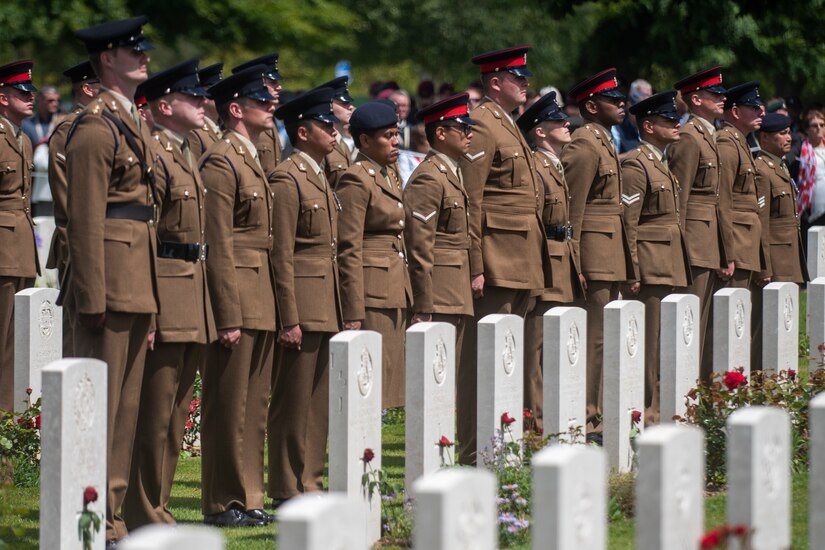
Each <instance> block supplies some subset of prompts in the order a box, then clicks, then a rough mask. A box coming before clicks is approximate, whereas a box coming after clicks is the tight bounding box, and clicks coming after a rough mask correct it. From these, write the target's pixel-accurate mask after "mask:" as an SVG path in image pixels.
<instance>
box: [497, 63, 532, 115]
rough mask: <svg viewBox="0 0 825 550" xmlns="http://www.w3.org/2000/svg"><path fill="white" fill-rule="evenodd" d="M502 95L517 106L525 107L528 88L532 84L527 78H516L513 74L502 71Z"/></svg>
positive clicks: (500, 80) (500, 79)
mask: <svg viewBox="0 0 825 550" xmlns="http://www.w3.org/2000/svg"><path fill="white" fill-rule="evenodd" d="M499 82H500V87H501V93H502V95H503V96H504V97H505V98H506V99H507V100H509V101H510V102H512V103H515V104H516V105H519V106H520V105H524V103H525V102H526V101H527V86H528V85H529V84H530V82H529V81H528V80H527V77H526V76H516V75H514V74H513V73H511V72H508V71H502V72H501V76H500V78H499Z"/></svg>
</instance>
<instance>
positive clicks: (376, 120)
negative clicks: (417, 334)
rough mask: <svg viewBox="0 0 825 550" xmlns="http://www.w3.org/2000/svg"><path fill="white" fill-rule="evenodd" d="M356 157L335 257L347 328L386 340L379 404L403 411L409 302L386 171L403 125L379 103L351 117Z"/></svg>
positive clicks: (341, 190) (347, 176)
mask: <svg viewBox="0 0 825 550" xmlns="http://www.w3.org/2000/svg"><path fill="white" fill-rule="evenodd" d="M350 127H351V129H352V135H353V137H354V138H355V143H356V144H357V145H358V149H359V153H358V157H357V158H356V161H355V163H354V164H353V165H352V166H350V167H349V168H348V169H347V170H346V172H344V174H343V175H342V176H341V178H340V179H339V180H338V187H337V188H336V193H337V194H338V198H339V199H340V200H341V209H342V212H343V215H342V216H341V217H340V218H339V219H338V239H339V242H338V251H339V266H340V272H341V300H342V305H343V316H344V328H345V329H347V330H358V329H363V330H374V331H376V332H378V333H380V334H381V336H382V350H383V355H382V357H383V368H382V386H383V387H382V403H383V406H384V407H398V406H402V405H403V404H404V359H405V357H404V333H405V330H406V328H407V308H408V307H409V306H410V303H411V302H412V292H411V290H410V277H409V274H408V273H407V258H406V249H405V247H404V226H405V221H404V203H403V202H402V198H401V185H400V183H399V182H398V181H396V180H393V179H391V178H390V171H388V169H387V167H388V166H389V165H391V164H392V163H393V162H395V161H396V159H397V158H398V118H397V117H396V115H395V110H394V109H393V108H392V107H390V106H389V105H386V104H384V103H379V102H377V101H375V102H370V103H367V104H365V105H363V106H361V107H359V108H358V109H356V110H355V112H354V113H353V114H352V118H350Z"/></svg>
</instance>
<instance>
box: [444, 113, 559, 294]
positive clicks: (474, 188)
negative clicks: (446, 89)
mask: <svg viewBox="0 0 825 550" xmlns="http://www.w3.org/2000/svg"><path fill="white" fill-rule="evenodd" d="M472 117H473V120H474V121H475V123H476V124H475V125H474V126H473V141H472V143H471V144H470V150H469V151H468V152H467V153H466V154H465V155H464V156H463V157H462V158H461V161H460V166H461V173H462V174H463V176H464V188H465V189H466V190H467V193H468V195H469V197H470V272H471V273H472V275H473V276H476V275H479V274H484V282H485V284H487V285H492V286H499V287H504V288H514V289H529V290H538V289H542V288H546V287H547V286H550V282H551V281H552V276H551V274H550V262H549V260H548V259H547V255H546V247H545V246H544V241H545V236H544V226H543V225H542V223H541V214H542V209H543V207H544V202H543V190H542V188H541V183H540V182H539V181H538V178H537V177H536V169H535V165H534V164H533V153H532V151H531V150H530V147H529V146H528V145H527V142H526V141H525V140H524V136H522V135H521V132H520V131H519V129H518V128H517V127H516V125H515V124H514V123H513V121H512V120H511V119H510V118H509V117H508V115H507V113H506V112H505V111H504V110H503V109H502V108H501V106H499V105H498V104H497V103H496V102H494V101H493V100H491V99H490V98H484V99H483V100H482V102H481V103H480V104H479V105H478V107H476V108H475V109H473V112H472Z"/></svg>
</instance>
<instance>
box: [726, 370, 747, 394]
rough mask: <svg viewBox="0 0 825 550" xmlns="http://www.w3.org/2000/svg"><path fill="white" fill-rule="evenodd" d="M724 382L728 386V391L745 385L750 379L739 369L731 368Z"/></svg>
mask: <svg viewBox="0 0 825 550" xmlns="http://www.w3.org/2000/svg"><path fill="white" fill-rule="evenodd" d="M723 382H724V384H725V386H726V387H727V388H728V391H733V390H735V389H736V388H738V387H740V386H744V385H746V384H747V383H748V379H747V378H745V375H743V374H742V373H741V372H739V371H735V370H729V371H728V372H726V373H725V379H724V381H723Z"/></svg>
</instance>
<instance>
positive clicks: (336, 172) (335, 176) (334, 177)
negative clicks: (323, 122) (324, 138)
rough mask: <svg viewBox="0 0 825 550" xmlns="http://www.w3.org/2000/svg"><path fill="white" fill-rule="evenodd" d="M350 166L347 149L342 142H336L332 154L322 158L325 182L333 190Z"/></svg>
mask: <svg viewBox="0 0 825 550" xmlns="http://www.w3.org/2000/svg"><path fill="white" fill-rule="evenodd" d="M350 166H352V156H351V154H350V150H349V147H347V144H346V143H344V142H343V141H340V140H339V141H336V142H335V147H334V148H333V149H332V152H331V153H330V154H328V155H327V156H326V157H324V164H323V165H322V168H323V169H324V173H325V174H326V176H327V181H328V182H329V184H330V185H331V186H332V188H333V189H335V188H336V187H338V180H339V179H341V175H342V174H343V173H344V172H345V171H346V169H347V168H349V167H350Z"/></svg>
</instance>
